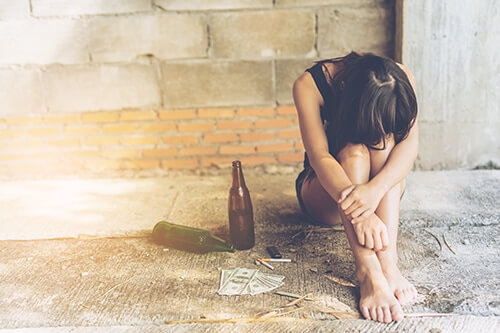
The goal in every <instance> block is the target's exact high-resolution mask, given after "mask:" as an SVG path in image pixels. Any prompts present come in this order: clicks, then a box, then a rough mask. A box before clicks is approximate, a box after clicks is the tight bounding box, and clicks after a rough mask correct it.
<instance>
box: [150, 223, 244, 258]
mask: <svg viewBox="0 0 500 333" xmlns="http://www.w3.org/2000/svg"><path fill="white" fill-rule="evenodd" d="M153 241H154V242H155V243H158V244H161V245H164V246H167V247H170V248H174V249H178V250H183V251H188V252H195V253H207V252H212V251H219V252H221V251H227V252H235V251H236V249H235V248H234V246H233V245H231V244H229V243H226V242H225V241H224V240H223V239H221V238H219V237H217V236H214V235H212V234H211V233H210V232H208V231H206V230H203V229H198V228H193V227H187V226H183V225H179V224H174V223H170V222H166V221H160V222H158V223H157V224H156V225H155V226H154V228H153Z"/></svg>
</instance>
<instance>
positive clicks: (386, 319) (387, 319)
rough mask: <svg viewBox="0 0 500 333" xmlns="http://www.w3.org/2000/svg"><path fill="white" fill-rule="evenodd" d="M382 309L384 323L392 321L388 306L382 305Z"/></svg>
mask: <svg viewBox="0 0 500 333" xmlns="http://www.w3.org/2000/svg"><path fill="white" fill-rule="evenodd" d="M382 310H383V311H384V323H390V322H391V321H392V317H391V310H390V309H389V307H388V306H384V307H383V308H382Z"/></svg>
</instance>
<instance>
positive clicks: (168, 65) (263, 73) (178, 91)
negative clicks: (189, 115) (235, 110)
mask: <svg viewBox="0 0 500 333" xmlns="http://www.w3.org/2000/svg"><path fill="white" fill-rule="evenodd" d="M162 71H163V80H164V87H165V90H164V101H165V104H166V105H167V106H168V107H174V108H175V107H204V106H208V107H213V106H232V105H256V104H267V105H269V104H272V103H273V102H274V97H273V84H272V63H271V61H238V62H233V61H230V62H229V61H197V62H165V63H163V66H162Z"/></svg>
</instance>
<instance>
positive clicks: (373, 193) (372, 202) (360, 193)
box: [338, 183, 384, 223]
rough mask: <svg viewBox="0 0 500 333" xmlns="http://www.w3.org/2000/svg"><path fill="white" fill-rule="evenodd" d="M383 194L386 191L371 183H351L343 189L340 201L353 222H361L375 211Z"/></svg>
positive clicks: (341, 206) (343, 209) (340, 205)
mask: <svg viewBox="0 0 500 333" xmlns="http://www.w3.org/2000/svg"><path fill="white" fill-rule="evenodd" d="M383 196H384V193H383V192H382V191H380V190H379V189H378V188H376V187H375V186H373V185H371V184H370V183H368V184H361V185H351V186H349V187H348V188H346V189H345V190H343V191H342V193H341V194H340V198H339V201H338V203H339V207H340V208H341V209H342V211H343V212H344V214H345V215H346V216H347V218H348V219H349V220H351V222H352V223H359V222H360V221H362V220H364V219H366V218H368V217H369V216H370V215H372V214H373V213H374V212H375V210H376V209H377V207H378V204H379V203H380V200H382V197H383Z"/></svg>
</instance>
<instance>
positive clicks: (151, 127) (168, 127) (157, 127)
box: [141, 123, 177, 133]
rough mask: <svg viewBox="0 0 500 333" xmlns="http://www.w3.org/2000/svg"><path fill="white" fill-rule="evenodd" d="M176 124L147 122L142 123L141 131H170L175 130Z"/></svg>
mask: <svg viewBox="0 0 500 333" xmlns="http://www.w3.org/2000/svg"><path fill="white" fill-rule="evenodd" d="M176 129H177V126H176V125H175V124H172V123H167V124H148V125H142V126H141V131H142V132H144V133H159V132H170V131H175V130H176Z"/></svg>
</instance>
